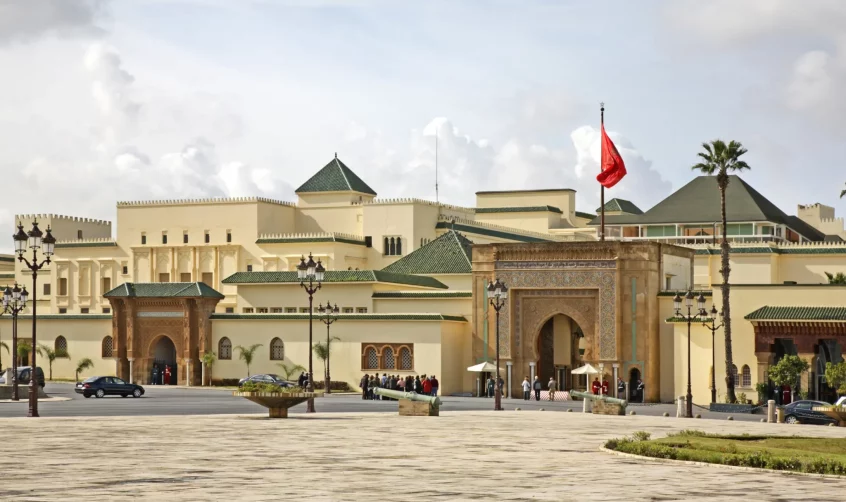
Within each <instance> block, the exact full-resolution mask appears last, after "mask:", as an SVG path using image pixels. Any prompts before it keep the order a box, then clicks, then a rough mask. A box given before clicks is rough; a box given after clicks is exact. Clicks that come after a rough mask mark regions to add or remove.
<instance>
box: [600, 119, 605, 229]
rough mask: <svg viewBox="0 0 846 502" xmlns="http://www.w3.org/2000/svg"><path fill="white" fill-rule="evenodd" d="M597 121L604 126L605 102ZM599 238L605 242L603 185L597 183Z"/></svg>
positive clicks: (601, 146)
mask: <svg viewBox="0 0 846 502" xmlns="http://www.w3.org/2000/svg"><path fill="white" fill-rule="evenodd" d="M599 123H600V126H601V127H605V103H599ZM602 148H604V145H603V144H602V140H600V142H599V158H600V159H601V158H602ZM599 172H602V163H601V162H600V164H599ZM599 186H600V188H599V240H600V242H605V186H604V185H599Z"/></svg>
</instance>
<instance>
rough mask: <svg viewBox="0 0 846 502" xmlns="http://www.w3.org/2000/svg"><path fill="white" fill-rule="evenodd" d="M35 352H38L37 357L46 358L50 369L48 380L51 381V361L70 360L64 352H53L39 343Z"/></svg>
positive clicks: (68, 355)
mask: <svg viewBox="0 0 846 502" xmlns="http://www.w3.org/2000/svg"><path fill="white" fill-rule="evenodd" d="M35 351H36V352H38V355H39V356H42V357H46V358H47V361H48V363H49V367H50V380H52V379H53V361H55V360H56V359H70V354H68V352H67V351H66V350H53V349H51V348H50V347H49V346H48V345H44V344H43V343H39V344H38V348H37V349H35Z"/></svg>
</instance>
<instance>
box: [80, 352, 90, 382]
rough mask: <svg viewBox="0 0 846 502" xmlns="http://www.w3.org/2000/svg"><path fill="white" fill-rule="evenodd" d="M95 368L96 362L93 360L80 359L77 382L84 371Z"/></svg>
mask: <svg viewBox="0 0 846 502" xmlns="http://www.w3.org/2000/svg"><path fill="white" fill-rule="evenodd" d="M93 367H94V361H92V360H91V359H88V358H87V357H83V358H82V359H80V360H79V361H78V362H77V363H76V381H77V382H78V381H79V374H80V373H82V372H83V371H85V370H87V369H89V368H93Z"/></svg>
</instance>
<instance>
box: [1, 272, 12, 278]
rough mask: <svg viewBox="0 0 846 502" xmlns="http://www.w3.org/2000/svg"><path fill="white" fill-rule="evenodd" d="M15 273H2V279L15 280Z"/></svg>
mask: <svg viewBox="0 0 846 502" xmlns="http://www.w3.org/2000/svg"><path fill="white" fill-rule="evenodd" d="M14 278H15V273H14V272H0V279H14Z"/></svg>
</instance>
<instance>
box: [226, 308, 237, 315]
mask: <svg viewBox="0 0 846 502" xmlns="http://www.w3.org/2000/svg"><path fill="white" fill-rule="evenodd" d="M226 313H227V314H234V313H235V307H226Z"/></svg>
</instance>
